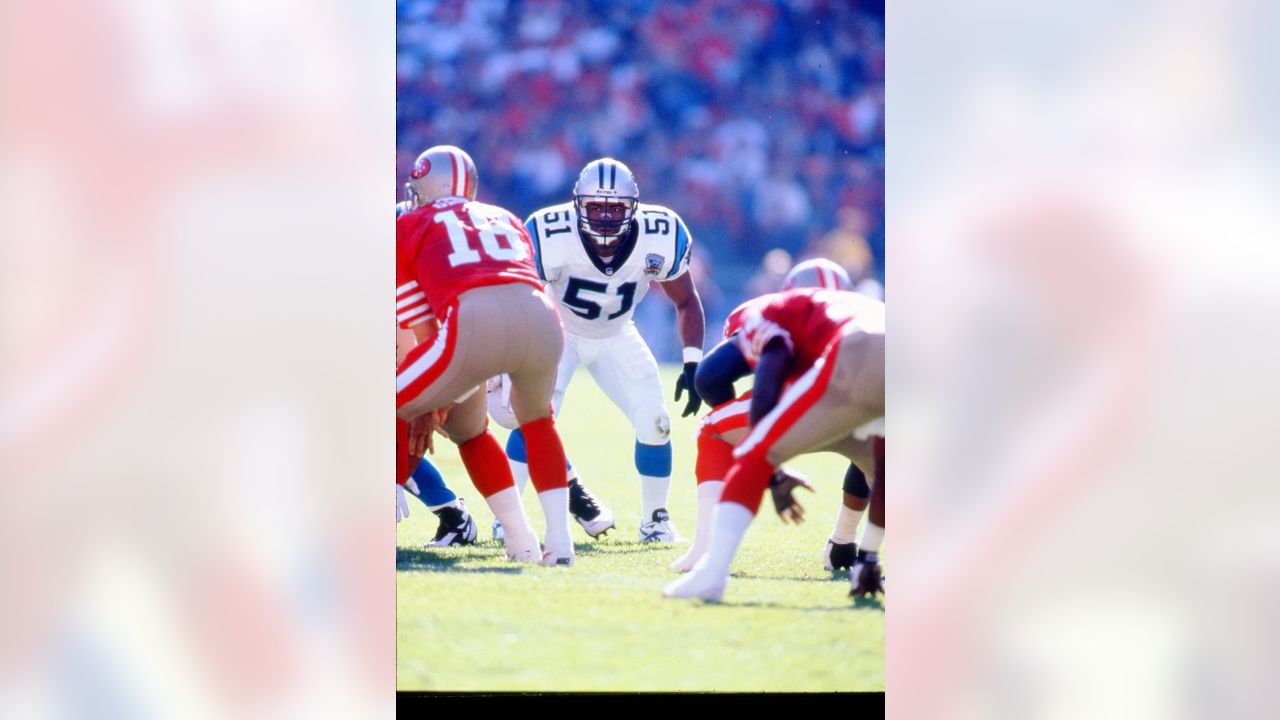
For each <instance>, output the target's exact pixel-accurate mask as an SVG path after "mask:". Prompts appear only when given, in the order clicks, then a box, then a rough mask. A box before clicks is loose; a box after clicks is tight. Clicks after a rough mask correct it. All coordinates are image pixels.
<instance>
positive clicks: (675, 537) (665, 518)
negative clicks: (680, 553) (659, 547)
mask: <svg viewBox="0 0 1280 720" xmlns="http://www.w3.org/2000/svg"><path fill="white" fill-rule="evenodd" d="M640 542H642V543H651V542H659V543H687V542H689V541H688V540H686V539H685V538H684V536H683V535H681V534H680V531H679V530H676V528H675V526H674V525H672V524H671V516H670V515H669V514H667V510H666V508H658V509H657V510H654V511H653V517H652V518H650V519H649V521H648V522H641V523H640Z"/></svg>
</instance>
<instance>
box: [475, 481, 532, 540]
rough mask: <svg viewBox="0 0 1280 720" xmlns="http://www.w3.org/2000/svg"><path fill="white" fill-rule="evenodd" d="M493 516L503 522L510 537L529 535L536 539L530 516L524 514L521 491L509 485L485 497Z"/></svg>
mask: <svg viewBox="0 0 1280 720" xmlns="http://www.w3.org/2000/svg"><path fill="white" fill-rule="evenodd" d="M484 501H485V502H486V503H488V504H489V510H491V511H492V512H493V516H494V517H495V518H497V519H498V522H500V523H502V531H503V532H504V533H506V535H507V537H508V538H513V539H514V538H521V537H527V538H532V539H535V540H536V538H537V535H536V534H535V533H534V532H533V528H532V527H531V526H530V525H529V518H528V516H526V515H525V514H524V504H523V503H522V502H520V493H519V492H518V491H517V490H516V489H515V488H514V487H509V488H507V489H505V490H499V491H498V492H496V493H494V494H492V495H490V496H489V497H487V498H485V499H484Z"/></svg>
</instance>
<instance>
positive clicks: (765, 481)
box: [720, 453, 774, 515]
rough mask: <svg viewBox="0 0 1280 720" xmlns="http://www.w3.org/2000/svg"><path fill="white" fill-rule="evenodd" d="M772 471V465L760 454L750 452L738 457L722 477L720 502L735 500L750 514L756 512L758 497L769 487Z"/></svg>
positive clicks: (762, 495) (757, 510)
mask: <svg viewBox="0 0 1280 720" xmlns="http://www.w3.org/2000/svg"><path fill="white" fill-rule="evenodd" d="M773 471H774V467H773V466H772V465H770V464H769V461H767V460H765V459H764V456H763V455H762V454H757V453H751V454H749V455H747V456H745V457H741V458H738V461H737V462H735V463H734V464H733V467H732V468H730V470H729V474H728V475H726V476H725V478H724V492H722V493H720V502H722V503H726V502H736V503H738V504H739V505H741V506H743V507H745V508H746V509H748V510H750V511H751V514H753V515H754V514H756V513H757V512H759V511H760V499H761V498H763V497H764V491H765V490H766V489H767V488H768V487H769V478H771V477H773Z"/></svg>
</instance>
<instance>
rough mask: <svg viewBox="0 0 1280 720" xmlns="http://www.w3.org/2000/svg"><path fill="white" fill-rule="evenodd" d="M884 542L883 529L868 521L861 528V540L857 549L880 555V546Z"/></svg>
mask: <svg viewBox="0 0 1280 720" xmlns="http://www.w3.org/2000/svg"><path fill="white" fill-rule="evenodd" d="M883 542H884V528H882V527H880V526H879V525H876V524H875V523H873V522H871V521H870V520H868V521H867V524H866V526H864V527H863V528H862V538H861V539H860V540H858V549H859V550H862V551H864V552H873V553H876V554H877V555H878V554H880V545H881V543H883Z"/></svg>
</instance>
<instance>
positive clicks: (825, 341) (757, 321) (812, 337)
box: [663, 289, 884, 600]
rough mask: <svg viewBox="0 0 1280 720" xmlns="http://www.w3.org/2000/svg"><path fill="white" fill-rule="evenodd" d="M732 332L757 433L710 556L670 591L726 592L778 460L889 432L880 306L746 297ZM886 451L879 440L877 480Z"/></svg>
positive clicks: (728, 491)
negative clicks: (750, 376)
mask: <svg viewBox="0 0 1280 720" xmlns="http://www.w3.org/2000/svg"><path fill="white" fill-rule="evenodd" d="M726 333H728V334H731V335H732V336H733V341H734V343H735V345H736V346H737V348H738V350H739V351H740V352H741V355H742V359H743V360H744V361H745V362H746V363H747V364H748V365H749V366H750V367H752V368H753V369H754V373H755V385H754V387H753V390H752V397H751V408H750V417H749V420H750V425H751V432H750V433H749V434H748V436H747V437H746V439H745V440H743V441H742V443H741V444H740V445H739V446H738V448H737V449H736V450H735V451H734V463H733V466H732V468H731V469H730V470H729V472H728V474H727V476H726V478H725V485H724V490H723V492H722V493H721V500H720V503H719V505H718V506H717V508H716V511H715V517H714V520H713V523H712V532H711V541H710V547H709V549H708V552H707V554H706V555H705V556H704V557H703V558H702V559H701V560H700V561H699V562H698V563H697V565H695V566H694V569H693V571H692V572H690V573H689V574H688V575H686V576H684V577H682V578H680V579H679V580H676V581H675V582H673V583H671V584H669V585H668V586H667V587H666V588H664V590H663V594H664V595H666V596H668V597H682V598H684V597H697V598H702V599H707V600H719V599H720V598H721V597H722V596H723V595H724V588H725V585H726V584H727V582H728V577H729V565H730V563H731V562H732V560H733V555H734V553H735V552H736V551H737V547H738V543H739V542H740V541H741V539H742V536H743V534H744V533H745V532H746V529H747V527H748V526H749V525H750V523H751V520H752V519H753V518H754V516H755V513H756V510H757V509H758V508H759V505H760V499H761V497H762V496H763V495H764V491H765V488H766V487H768V486H769V483H770V480H771V479H772V478H774V477H775V473H776V469H777V467H778V466H779V465H780V464H781V463H783V462H785V461H786V460H788V459H790V458H792V457H795V456H796V455H800V454H802V453H806V452H814V451H817V450H821V449H831V448H833V447H836V446H840V445H845V444H848V443H851V442H854V441H855V440H865V439H866V438H867V437H869V436H870V435H872V434H876V435H883V433H884V430H883V415H884V305H883V304H882V303H880V302H878V301H875V300H872V299H870V298H866V297H863V296H860V295H856V294H854V293H848V292H840V291H831V290H814V289H797V290H790V291H787V292H783V293H778V294H775V295H767V296H764V297H762V298H758V299H757V300H755V301H752V302H751V303H749V304H748V305H747V307H745V308H743V309H742V312H740V313H737V314H736V317H731V318H730V322H729V323H727V324H726ZM784 386H785V387H786V390H785V392H783V388H784ZM882 450H883V441H877V458H876V460H877V461H878V462H877V473H878V477H877V482H878V484H879V480H880V478H881V477H882V474H883V460H882ZM881 520H883V519H882V518H881ZM854 574H855V575H858V574H859V573H854ZM877 579H878V578H877ZM855 582H856V578H855Z"/></svg>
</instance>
